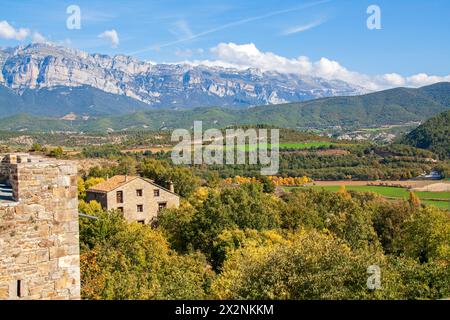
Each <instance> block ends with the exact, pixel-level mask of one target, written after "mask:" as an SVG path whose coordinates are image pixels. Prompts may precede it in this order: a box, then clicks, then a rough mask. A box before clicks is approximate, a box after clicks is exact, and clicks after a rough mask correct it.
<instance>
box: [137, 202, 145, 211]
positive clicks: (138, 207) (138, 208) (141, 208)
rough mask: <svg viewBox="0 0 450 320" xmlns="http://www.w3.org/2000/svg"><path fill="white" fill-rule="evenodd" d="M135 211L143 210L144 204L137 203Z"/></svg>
mask: <svg viewBox="0 0 450 320" xmlns="http://www.w3.org/2000/svg"><path fill="white" fill-rule="evenodd" d="M137 212H144V205H142V204H138V205H137Z"/></svg>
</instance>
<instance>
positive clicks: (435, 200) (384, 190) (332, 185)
mask: <svg viewBox="0 0 450 320" xmlns="http://www.w3.org/2000/svg"><path fill="white" fill-rule="evenodd" d="M373 183H374V182H372V181H316V182H314V183H313V184H310V185H307V186H305V187H286V189H288V190H292V189H295V188H317V189H324V190H328V191H333V192H337V191H339V189H340V188H341V186H345V187H346V190H348V191H350V190H352V191H360V192H375V193H378V194H380V195H382V196H383V197H385V198H387V199H393V200H394V199H408V197H409V192H410V190H411V188H425V187H427V186H432V185H434V184H438V182H435V181H434V182H433V181H379V182H378V183H379V185H369V184H373ZM381 184H383V185H381ZM394 185H395V186H394ZM449 186H450V183H439V188H441V189H444V190H448V189H447V188H448V187H449ZM435 189H437V188H435ZM412 190H413V191H414V189H412ZM419 190H420V189H419ZM414 193H415V194H416V195H417V196H418V197H419V198H420V199H421V200H422V202H423V203H425V204H429V205H434V206H437V207H439V208H442V209H448V210H450V191H414Z"/></svg>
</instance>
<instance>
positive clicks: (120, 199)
mask: <svg viewBox="0 0 450 320" xmlns="http://www.w3.org/2000/svg"><path fill="white" fill-rule="evenodd" d="M93 200H95V201H97V202H99V203H100V204H101V205H102V207H103V208H104V209H106V210H119V211H121V212H123V215H124V217H125V219H126V220H127V221H130V222H132V221H135V222H139V223H142V224H150V223H152V222H153V221H154V220H155V219H156V217H157V216H158V213H159V212H160V211H161V210H162V209H164V208H171V207H178V206H179V204H180V197H179V196H178V195H177V194H175V193H174V189H173V184H171V185H170V189H165V188H163V187H161V186H160V185H157V184H156V183H154V182H153V181H152V180H150V179H146V178H142V177H138V176H125V175H117V176H114V177H112V178H110V179H108V180H106V181H104V182H102V183H99V184H97V185H95V186H93V187H92V188H90V189H88V190H86V201H88V202H90V201H93Z"/></svg>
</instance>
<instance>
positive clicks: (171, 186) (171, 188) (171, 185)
mask: <svg viewBox="0 0 450 320" xmlns="http://www.w3.org/2000/svg"><path fill="white" fill-rule="evenodd" d="M169 190H170V192H172V193H175V187H174V186H173V182H172V181H169Z"/></svg>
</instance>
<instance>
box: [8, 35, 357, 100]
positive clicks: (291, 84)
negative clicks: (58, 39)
mask: <svg viewBox="0 0 450 320" xmlns="http://www.w3.org/2000/svg"><path fill="white" fill-rule="evenodd" d="M0 70H1V72H0V84H2V85H4V86H7V87H9V88H11V89H14V90H16V91H17V92H21V91H24V90H25V89H42V88H52V87H57V86H67V87H79V86H91V87H94V88H97V89H100V90H103V91H105V92H108V93H112V94H119V95H125V96H128V97H131V98H134V99H137V100H139V101H142V102H144V103H147V104H149V105H151V106H155V107H177V106H180V107H193V106H211V105H216V106H250V105H261V104H275V103H283V102H291V101H304V100H309V99H314V98H320V97H328V96H339V95H355V94H360V93H362V89H361V88H358V87H355V86H351V85H349V84H347V83H345V82H343V81H327V80H324V79H319V78H311V77H306V76H297V75H285V74H279V73H275V72H261V71H259V70H254V69H248V70H243V71H242V70H235V69H224V68H213V67H205V66H191V65H184V64H183V65H181V64H152V63H149V62H144V61H139V60H137V59H135V58H132V57H128V56H123V55H117V56H113V57H111V56H107V55H101V54H88V53H86V52H82V51H78V50H74V49H68V48H64V47H59V46H55V45H52V44H31V45H28V46H20V47H16V48H12V49H4V50H0Z"/></svg>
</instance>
